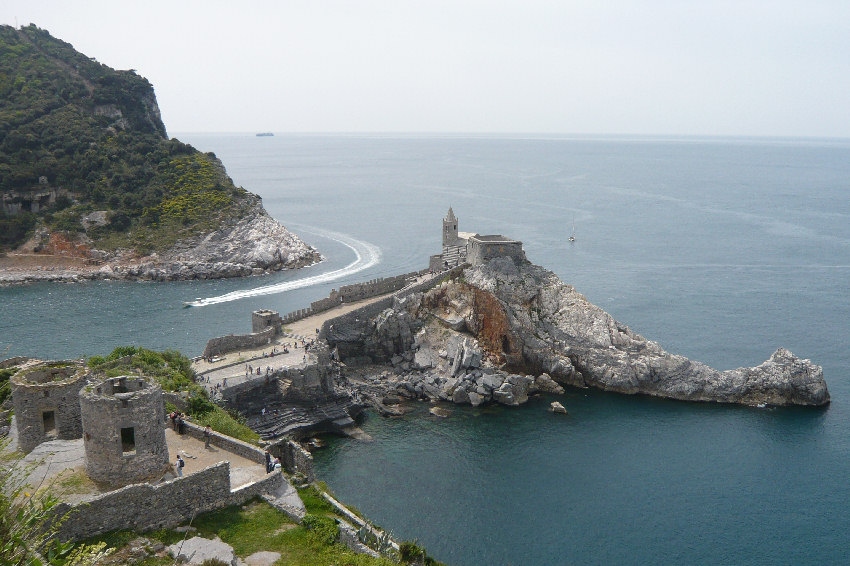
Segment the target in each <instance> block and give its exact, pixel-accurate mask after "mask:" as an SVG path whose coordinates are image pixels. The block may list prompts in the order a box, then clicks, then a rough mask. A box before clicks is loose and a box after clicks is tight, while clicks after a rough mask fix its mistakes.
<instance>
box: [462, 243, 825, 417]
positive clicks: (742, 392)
mask: <svg viewBox="0 0 850 566" xmlns="http://www.w3.org/2000/svg"><path fill="white" fill-rule="evenodd" d="M466 277H467V280H468V281H469V285H470V286H472V287H475V288H477V289H479V290H481V291H486V292H489V293H491V294H492V295H493V296H495V297H496V298H497V299H498V300H499V302H500V304H502V305H504V306H505V308H506V310H507V312H508V313H509V319H510V320H511V329H512V330H513V331H514V332H515V334H516V335H517V337H518V339H519V340H520V341H521V342H522V348H523V359H524V361H525V363H526V364H527V365H528V366H530V367H544V368H549V369H551V370H553V376H555V377H556V379H558V380H559V381H561V382H564V383H569V384H572V385H581V386H592V387H598V388H600V389H605V390H609V391H618V392H621V393H644V394H649V395H655V396H658V397H669V398H673V399H682V400H688V401H717V402H723V403H743V404H748V405H756V404H760V403H766V404H771V405H824V404H827V403H829V391H828V390H827V386H826V382H825V381H824V379H823V370H822V369H821V367H820V366H817V365H815V364H812V363H811V362H810V361H809V360H802V359H800V358H797V357H796V356H794V355H793V354H791V353H790V352H789V351H787V350H785V349H783V348H780V349H778V350H777V351H776V352H775V353H774V354H773V355H772V356H771V357H770V359H769V360H767V361H766V362H764V363H763V364H761V365H760V366H757V367H754V368H738V369H734V370H727V371H717V370H715V369H712V368H710V367H708V366H707V365H705V364H702V363H700V362H695V361H691V360H689V359H687V358H685V357H683V356H679V355H675V354H670V353H668V352H666V351H664V349H662V348H661V346H659V345H658V344H657V343H655V342H653V341H651V340H647V339H646V338H644V337H643V336H641V335H639V334H637V333H635V332H632V331H631V330H630V329H629V328H628V327H627V326H625V325H623V324H621V323H619V322H617V321H616V320H614V318H613V317H611V315H609V314H608V313H606V312H605V311H603V310H602V309H600V308H599V307H597V306H595V305H593V304H591V303H590V302H588V301H587V299H585V298H584V296H582V295H581V294H580V293H578V292H576V290H575V289H573V288H572V287H571V286H569V285H565V284H563V283H562V282H561V281H560V280H559V279H558V278H557V276H555V274H553V273H552V272H550V271H547V270H545V269H543V268H541V267H537V266H532V265H527V266H523V267H516V266H515V265H514V264H513V263H512V262H510V261H504V260H500V259H497V260H494V261H492V262H490V263H489V264H487V265H484V266H481V267H479V268H477V269H470V270H467V272H466ZM565 357H566V358H568V359H569V361H570V362H571V364H572V365H573V370H572V371H571V372H566V371H557V370H556V368H557V366H559V364H562V363H563V362H564V358H565Z"/></svg>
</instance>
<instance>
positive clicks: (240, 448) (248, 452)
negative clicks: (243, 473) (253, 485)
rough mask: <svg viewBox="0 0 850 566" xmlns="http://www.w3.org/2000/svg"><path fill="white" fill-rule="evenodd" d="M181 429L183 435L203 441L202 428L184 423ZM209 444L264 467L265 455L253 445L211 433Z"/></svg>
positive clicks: (217, 433) (214, 432)
mask: <svg viewBox="0 0 850 566" xmlns="http://www.w3.org/2000/svg"><path fill="white" fill-rule="evenodd" d="M183 427H184V428H183V430H184V434H188V435H189V436H191V437H192V438H197V439H198V440H201V441H203V440H204V427H202V426H200V425H196V424H195V423H190V422H186V421H184V422H183ZM210 444H212V445H213V446H215V447H217V448H221V449H222V450H226V451H228V452H232V453H233V454H236V455H237V456H242V457H243V458H246V459H248V460H253V461H254V462H257V463H258V464H263V465H265V463H266V455H265V453H264V452H263V451H262V450H260V449H259V448H257V447H256V446H254V445H253V444H249V443H247V442H243V441H242V440H239V439H237V438H233V437H232V436H227V435H226V434H221V433H219V432H216V431H212V434H211V435H210Z"/></svg>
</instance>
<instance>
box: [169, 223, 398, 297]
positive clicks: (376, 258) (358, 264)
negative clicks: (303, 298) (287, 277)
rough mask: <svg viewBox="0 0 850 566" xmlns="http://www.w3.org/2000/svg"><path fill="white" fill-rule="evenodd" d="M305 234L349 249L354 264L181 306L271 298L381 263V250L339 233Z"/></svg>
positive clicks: (318, 231) (312, 230)
mask: <svg viewBox="0 0 850 566" xmlns="http://www.w3.org/2000/svg"><path fill="white" fill-rule="evenodd" d="M308 231H309V232H313V233H315V234H318V235H319V236H323V237H326V238H329V239H331V240H334V241H335V242H339V243H340V244H342V245H344V246H346V247H348V248H350V249H351V251H353V252H354V255H355V259H354V261H352V262H351V263H349V264H348V265H346V266H345V267H342V268H340V269H335V270H333V271H328V272H327V273H321V274H319V275H313V276H311V277H305V278H303V279H296V280H294V281H285V282H283V283H275V284H273V285H264V286H262V287H256V288H254V289H242V290H239V291H231V292H230V293H225V294H224V295H219V296H217V297H207V298H205V299H197V300H195V301H191V302H186V303H183V304H184V305H185V306H187V307H205V306H207V305H215V304H218V303H226V302H229V301H237V300H239V299H246V298H248V297H259V296H261V295H274V294H276V293H283V292H284V291H291V290H293V289H301V288H302V287H309V286H311V285H316V284H317V283H327V282H329V281H334V280H336V279H341V278H343V277H346V276H348V275H353V274H354V273H357V272H358V271H363V270H364V269H369V268H370V267H372V266H373V265H377V264H378V263H379V262H380V261H381V248H379V247H378V246H376V245H374V244H370V243H369V242H364V241H363V240H357V239H355V238H352V237H351V236H348V235H346V234H340V233H339V232H330V231H327V230H318V229H312V228H311V229H309V230H308Z"/></svg>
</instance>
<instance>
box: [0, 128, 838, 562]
mask: <svg viewBox="0 0 850 566" xmlns="http://www.w3.org/2000/svg"><path fill="white" fill-rule="evenodd" d="M175 136H176V137H178V138H179V139H181V140H183V141H186V142H189V143H191V144H193V145H194V146H195V147H197V148H198V149H200V150H202V151H211V152H214V153H215V154H216V155H217V156H218V157H219V158H220V159H221V160H222V161H223V162H224V164H225V166H226V167H227V170H228V173H229V174H230V175H231V176H232V178H233V179H234V181H235V182H236V183H237V184H238V185H241V186H243V187H245V188H246V189H248V190H250V191H252V192H256V193H258V194H259V195H261V196H262V198H263V202H264V205H265V207H266V209H267V210H268V211H269V213H270V214H271V215H272V216H274V217H275V218H277V219H278V220H280V221H281V222H283V223H284V224H285V225H286V226H287V227H289V228H291V229H292V230H294V231H295V232H296V233H297V234H299V235H300V236H302V238H303V239H304V240H306V241H307V242H308V243H310V244H311V245H313V246H315V247H316V248H317V249H318V250H319V251H320V252H321V253H322V254H323V255H324V257H325V260H324V261H323V262H322V263H320V264H317V265H314V266H312V267H308V268H305V269H301V270H297V271H286V272H280V273H275V274H272V275H265V276H260V277H251V278H244V279H235V280H226V281H190V282H173V283H138V282H106V281H102V282H90V283H82V284H56V283H53V284H50V283H43V284H34V285H27V286H18V287H5V288H0V358H5V357H9V356H13V355H30V356H38V357H42V358H53V359H65V358H72V357H78V356H91V355H95V354H104V353H108V352H109V351H111V350H112V348H114V347H115V346H118V345H125V344H135V345H144V346H146V347H151V348H155V349H166V348H171V349H177V350H180V351H182V352H184V353H185V354H187V355H190V356H195V355H198V354H200V352H201V351H202V350H203V347H204V344H205V343H206V341H207V340H208V339H210V338H212V337H214V336H218V335H223V334H228V333H243V332H248V331H250V313H251V311H253V310H256V309H258V308H269V309H274V310H277V311H280V312H281V313H286V312H289V311H292V310H295V309H298V308H303V307H305V306H307V305H308V304H309V303H310V301H312V300H316V299H318V298H321V297H324V296H327V294H328V292H329V291H330V290H331V289H333V288H337V287H339V286H340V285H345V284H348V283H354V282H358V281H365V280H368V279H373V278H376V277H386V276H390V275H394V274H398V273H404V272H408V271H411V270H415V269H421V268H424V267H426V266H427V261H428V256H429V255H431V254H434V253H439V251H440V229H441V219H442V218H443V216H445V214H446V212H447V210H448V208H449V207H450V206H451V207H452V208H453V210H454V212H455V214H456V215H457V217H458V222H459V229H460V230H461V231H467V232H478V233H481V234H502V235H505V236H509V237H512V238H515V239H518V240H521V241H522V242H523V246H524V248H525V251H526V254H527V256H528V258H529V259H530V260H531V261H532V262H534V263H536V264H540V265H542V266H545V267H546V268H548V269H550V270H552V271H554V272H555V273H556V274H557V275H558V276H559V277H560V278H561V279H562V280H563V281H564V282H565V283H568V284H570V285H573V286H575V287H576V289H577V290H579V291H580V292H581V293H583V294H584V295H585V296H586V297H587V298H588V299H589V300H590V301H591V302H593V303H595V304H597V305H598V306H600V307H602V308H603V309H605V310H606V311H608V312H609V313H611V314H612V315H613V316H614V317H615V318H616V319H617V320H619V321H620V322H623V323H625V324H627V325H628V326H629V327H630V328H631V329H632V330H634V331H636V332H638V333H640V334H642V335H643V336H645V337H646V338H649V339H651V340H655V341H657V342H659V343H660V344H661V345H662V346H663V347H664V348H665V349H666V350H668V351H670V352H674V353H678V354H682V355H685V356H688V357H690V358H692V359H695V360H699V361H702V362H705V363H708V364H709V365H711V366H713V367H715V368H718V369H730V368H735V367H740V366H752V365H757V364H760V363H762V362H763V361H764V360H766V359H767V358H768V357H769V356H770V355H771V354H772V353H773V352H774V351H775V350H776V349H777V348H779V347H786V348H788V349H790V350H791V351H792V352H793V353H795V354H796V355H798V356H800V357H802V358H809V359H811V360H812V361H813V362H815V363H817V364H819V365H821V366H822V367H823V372H824V377H825V379H826V381H827V384H828V386H829V390H830V393H831V396H832V403H831V405H830V406H829V407H827V408H772V407H765V408H753V407H740V406H729V405H719V404H708V403H686V402H680V401H666V400H660V399H654V398H649V397H643V396H626V395H617V394H611V393H604V392H599V391H593V390H580V389H569V390H568V391H567V392H566V394H565V395H563V396H559V397H558V400H560V401H561V402H562V403H563V404H564V405H565V406H566V408H567V410H568V411H569V415H567V416H561V415H554V414H552V413H549V412H548V411H547V410H546V409H547V407H548V404H549V403H550V402H551V401H552V399H553V398H550V397H545V396H543V397H537V398H533V399H532V400H530V401H529V402H528V403H527V404H525V405H523V406H521V407H516V408H507V407H501V406H495V407H479V408H475V409H473V408H471V407H461V406H451V407H449V409H450V411H451V415H450V416H448V417H447V418H437V417H433V416H431V415H430V414H428V412H427V408H428V407H427V405H424V404H416V405H414V411H413V413H412V414H411V415H409V416H408V417H407V418H403V419H387V418H382V417H380V416H377V415H374V414H367V415H366V416H365V418H364V419H363V420H362V422H361V423H360V426H361V427H362V428H363V430H364V431H365V432H367V433H368V434H369V435H370V436H371V437H372V439H373V440H372V441H370V442H364V441H358V440H351V439H345V438H332V439H330V440H329V442H328V444H327V446H326V447H325V448H323V449H319V450H317V451H316V452H315V454H314V457H315V464H316V469H317V474H318V477H319V479H321V480H323V481H325V482H327V484H328V486H329V487H330V488H331V489H332V490H333V491H334V492H335V493H336V494H337V495H338V496H339V497H340V498H341V499H342V500H344V501H345V502H347V503H349V504H351V505H353V506H355V507H356V508H358V509H359V510H360V511H362V512H363V513H364V514H365V515H366V516H367V517H369V518H370V519H371V520H372V521H373V522H374V523H375V524H377V525H380V526H382V527H384V528H386V529H388V530H390V531H391V532H392V533H393V536H394V537H395V538H397V539H399V540H415V541H417V542H418V543H419V544H421V545H423V546H424V547H425V548H427V550H428V552H429V553H430V554H431V555H433V556H434V557H435V558H437V559H439V560H441V561H443V562H446V563H447V564H451V565H458V566H473V565H485V564H486V565H539V566H543V565H563V564H617V565H631V564H634V565H638V564H641V565H643V564H723V565H727V564H748V565H749V564H795V565H796V564H848V563H850V545H848V542H847V541H848V539H847V533H848V532H850V510H849V509H850V410H848V406H850V331H848V323H850V282H849V281H850V140H842V139H778V138H697V137H640V136H637V137H598V136H566V135H565V136H558V135H523V136H520V135H462V134H446V135H436V134H421V135H420V134H409V135H399V134H370V135H355V134H348V135H319V134H316V135H281V134H277V135H275V136H268V137H257V136H255V135H254V134H253V133H246V134H192V133H179V134H175ZM572 233H574V234H575V241H574V242H569V241H568V237H569V235H570V234H572ZM197 298H201V299H206V301H204V302H205V303H207V304H206V306H201V307H193V308H183V303H184V302H186V301H194V300H195V299H197Z"/></svg>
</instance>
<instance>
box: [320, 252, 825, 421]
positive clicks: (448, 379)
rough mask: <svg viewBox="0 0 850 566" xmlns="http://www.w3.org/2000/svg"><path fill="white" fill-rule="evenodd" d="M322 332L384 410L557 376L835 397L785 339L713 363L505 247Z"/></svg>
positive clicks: (488, 398) (678, 394)
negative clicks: (744, 358) (728, 364)
mask: <svg viewBox="0 0 850 566" xmlns="http://www.w3.org/2000/svg"><path fill="white" fill-rule="evenodd" d="M322 336H323V337H324V338H325V339H326V340H327V341H328V343H329V345H330V346H331V347H332V348H336V349H337V352H338V355H339V358H340V359H341V360H342V361H343V362H344V363H345V364H346V366H347V369H348V371H347V372H346V375H347V376H348V377H347V378H345V379H344V383H345V385H346V386H347V387H348V388H350V389H351V390H353V391H354V392H356V393H357V394H359V395H362V396H365V397H366V398H367V399H370V400H371V402H372V404H373V405H374V406H376V407H378V408H379V409H381V410H382V411H384V412H385V413H388V414H394V413H397V412H399V411H398V410H397V409H396V408H395V407H394V405H395V404H396V403H398V402H399V401H400V400H401V399H403V398H420V399H430V400H443V401H451V402H455V403H461V404H472V405H480V404H482V403H488V402H495V403H502V404H507V405H517V404H520V403H523V402H525V401H526V400H527V399H528V396H529V395H530V394H534V393H536V392H548V393H561V392H563V386H575V387H594V388H598V389H602V390H605V391H615V392H619V393H626V394H644V395H652V396H656V397H664V398H669V399H679V400H685V401H710V402H718V403H738V404H744V405H752V406H756V405H775V406H784V405H809V406H821V405H826V404H828V403H829V400H830V398H829V392H828V390H827V386H826V382H825V381H824V379H823V371H822V369H821V368H820V366H817V365H815V364H813V363H812V362H811V361H809V360H806V359H800V358H798V357H796V356H794V355H793V354H792V353H791V352H789V351H788V350H786V349H784V348H779V349H778V350H776V351H775V352H774V354H773V355H772V356H771V357H770V358H769V359H768V360H767V361H765V362H764V363H763V364H761V365H759V366H756V367H752V368H738V369H733V370H727V371H718V370H715V369H712V368H711V367H709V366H707V365H705V364H703V363H700V362H696V361H692V360H689V359H687V358H685V357H684V356H680V355H676V354H671V353H668V352H666V351H665V350H664V349H663V348H661V346H659V345H658V344H657V343H656V342H653V341H651V340H647V339H646V338H644V337H643V336H641V335H639V334H637V333H635V332H633V331H632V330H630V329H629V328H628V327H627V326H626V325H624V324H621V323H619V322H617V321H616V320H615V319H614V318H613V317H612V316H611V315H609V314H608V313H606V312H605V311H603V310H602V309H600V308H599V307H597V306H595V305H593V304H591V303H590V302H589V301H588V300H587V299H586V298H585V297H584V296H582V295H581V294H580V293H578V292H577V291H576V290H575V289H574V288H573V287H572V286H570V285H566V284H564V283H563V282H561V281H560V279H559V278H558V277H557V276H556V275H555V274H553V273H552V272H550V271H548V270H546V269H544V268H542V267H539V266H535V265H531V264H528V263H521V264H520V265H517V264H516V263H514V261H512V260H511V259H510V258H496V259H493V260H491V261H489V262H487V263H486V264H484V265H480V266H477V267H469V268H467V269H465V270H464V271H463V272H462V274H461V275H460V276H459V277H456V278H453V279H450V280H447V281H444V282H443V283H441V284H440V285H439V286H438V287H436V288H434V289H432V290H430V291H427V292H425V293H415V294H412V295H409V296H407V297H405V298H404V299H402V300H397V301H395V303H394V306H393V307H392V308H388V309H386V310H384V311H383V312H381V313H380V314H379V315H378V316H375V317H372V318H369V317H359V316H344V317H340V318H337V319H334V320H330V321H328V322H327V323H326V324H325V326H324V327H323V328H322ZM375 364H378V365H377V367H376V366H375ZM358 365H359V366H361V367H362V369H360V370H358V369H356V367H357V366H358Z"/></svg>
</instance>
